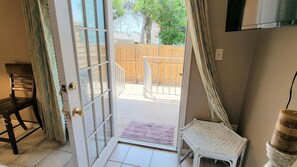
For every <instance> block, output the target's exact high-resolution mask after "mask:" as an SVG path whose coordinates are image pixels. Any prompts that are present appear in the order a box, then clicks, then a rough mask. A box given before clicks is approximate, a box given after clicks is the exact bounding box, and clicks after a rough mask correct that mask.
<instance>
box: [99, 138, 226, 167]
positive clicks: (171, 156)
mask: <svg viewBox="0 0 297 167" xmlns="http://www.w3.org/2000/svg"><path fill="white" fill-rule="evenodd" d="M192 162H193V160H192V159H190V158H188V159H186V160H185V161H184V162H183V163H182V167H192ZM200 166H201V167H224V165H223V164H220V163H219V162H218V163H214V160H211V159H202V162H201V165H200ZM105 167H177V153H175V152H169V151H164V150H159V149H153V148H147V147H140V146H135V145H130V144H124V143H119V144H118V145H117V146H116V148H115V149H114V151H113V153H112V154H111V156H110V157H109V160H108V161H107V163H106V164H105Z"/></svg>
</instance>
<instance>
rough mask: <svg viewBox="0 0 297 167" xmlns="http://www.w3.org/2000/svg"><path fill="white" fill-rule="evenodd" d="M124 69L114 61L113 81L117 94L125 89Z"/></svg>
mask: <svg viewBox="0 0 297 167" xmlns="http://www.w3.org/2000/svg"><path fill="white" fill-rule="evenodd" d="M125 73H126V72H125V70H124V68H123V67H121V66H120V65H119V64H118V63H115V80H116V81H115V83H116V89H117V90H116V91H117V95H118V96H119V95H120V94H121V93H122V92H123V91H124V90H125V82H126V81H125V77H126V76H125V75H126V74H125Z"/></svg>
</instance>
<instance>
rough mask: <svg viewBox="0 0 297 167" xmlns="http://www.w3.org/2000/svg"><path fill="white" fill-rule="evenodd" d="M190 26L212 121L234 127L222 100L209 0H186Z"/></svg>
mask: <svg viewBox="0 0 297 167" xmlns="http://www.w3.org/2000/svg"><path fill="white" fill-rule="evenodd" d="M185 4H186V9H187V17H188V26H189V30H190V34H191V37H192V43H193V50H194V53H195V57H196V62H197V66H198V70H199V73H200V76H201V79H202V82H203V85H204V88H205V91H206V94H207V99H208V105H209V108H210V112H211V121H214V122H220V121H221V122H223V123H224V124H225V125H226V126H227V127H229V128H230V129H232V126H231V124H230V122H229V118H228V115H227V113H226V111H225V109H224V106H223V104H222V101H221V93H220V87H219V81H218V76H217V71H216V67H215V60H214V54H213V51H212V43H211V38H210V31H209V19H208V6H207V0H185Z"/></svg>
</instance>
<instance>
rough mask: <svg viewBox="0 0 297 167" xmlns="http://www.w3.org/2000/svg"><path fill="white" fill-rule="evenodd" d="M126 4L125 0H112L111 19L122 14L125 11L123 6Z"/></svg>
mask: <svg viewBox="0 0 297 167" xmlns="http://www.w3.org/2000/svg"><path fill="white" fill-rule="evenodd" d="M126 4H127V1H126V0H113V2H112V9H113V20H116V19H117V18H119V17H121V16H123V15H124V14H125V13H126V11H125V6H126Z"/></svg>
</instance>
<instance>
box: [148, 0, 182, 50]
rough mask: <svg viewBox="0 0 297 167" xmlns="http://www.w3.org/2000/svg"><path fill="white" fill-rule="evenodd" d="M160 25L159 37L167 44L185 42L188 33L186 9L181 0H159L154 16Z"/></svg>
mask: <svg viewBox="0 0 297 167" xmlns="http://www.w3.org/2000/svg"><path fill="white" fill-rule="evenodd" d="M153 20H154V22H156V23H157V24H158V25H159V27H160V32H159V38H160V39H161V43H163V44H166V45H172V44H183V43H184V42H185V34H186V24H187V20H186V10H185V6H184V3H183V2H182V1H181V0H159V6H158V12H157V13H155V15H154V17H153Z"/></svg>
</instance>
